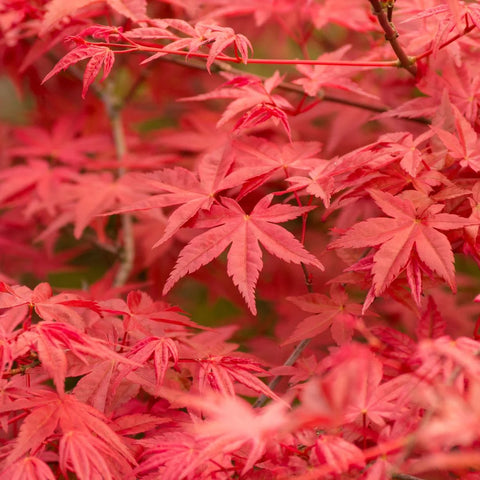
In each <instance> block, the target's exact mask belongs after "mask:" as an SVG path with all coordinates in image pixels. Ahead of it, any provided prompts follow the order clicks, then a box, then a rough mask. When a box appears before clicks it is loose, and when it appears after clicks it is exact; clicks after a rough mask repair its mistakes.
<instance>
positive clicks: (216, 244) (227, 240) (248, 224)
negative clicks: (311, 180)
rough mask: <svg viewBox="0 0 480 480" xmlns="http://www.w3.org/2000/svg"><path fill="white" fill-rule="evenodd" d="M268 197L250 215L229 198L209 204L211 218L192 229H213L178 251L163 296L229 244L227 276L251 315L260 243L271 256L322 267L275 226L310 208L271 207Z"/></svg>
mask: <svg viewBox="0 0 480 480" xmlns="http://www.w3.org/2000/svg"><path fill="white" fill-rule="evenodd" d="M272 198H273V195H267V196H266V197H264V198H263V199H261V200H260V201H259V202H258V203H257V205H256V206H255V208H254V209H253V210H252V212H251V213H250V214H246V213H245V212H244V211H243V209H242V208H241V207H240V205H239V204H238V203H237V202H236V201H235V200H232V199H230V198H223V205H218V206H217V205H216V206H213V207H212V209H211V212H210V213H211V214H210V216H209V217H208V218H207V219H205V220H203V221H199V222H198V223H197V224H196V226H197V227H200V228H201V227H213V228H210V230H208V231H207V232H205V233H203V234H201V235H199V236H197V237H195V238H194V239H193V240H192V241H191V242H190V243H189V244H188V245H187V246H186V247H185V248H184V249H183V250H182V251H181V252H180V255H179V257H178V260H177V263H176V264H175V268H174V269H173V271H172V272H171V274H170V276H169V277H168V280H167V282H166V284H165V287H164V289H163V293H164V294H166V293H167V292H168V291H169V290H170V289H171V288H172V287H173V285H174V284H175V283H176V282H177V281H178V280H180V279H181V278H182V277H184V276H185V275H187V274H189V273H193V272H195V271H196V270H198V269H199V268H200V267H202V266H204V265H206V264H207V263H209V262H211V261H212V260H213V259H214V258H216V257H218V256H219V255H220V254H221V253H222V252H223V251H224V250H225V249H226V248H227V247H228V246H229V245H230V244H232V246H231V248H230V250H229V252H228V259H227V273H228V275H229V276H230V277H231V278H232V280H233V283H234V284H235V285H236V286H237V288H238V290H239V291H240V293H241V294H242V296H243V298H244V299H245V301H246V302H247V305H248V308H249V309H250V311H251V312H252V313H253V314H254V315H255V314H256V313H257V309H256V307H255V295H254V292H255V286H256V284H257V280H258V275H259V272H260V270H261V269H262V267H263V262H262V251H261V249H260V245H259V243H261V244H262V245H263V246H264V247H265V249H266V250H267V251H268V252H269V253H271V254H272V255H275V256H276V257H278V258H280V259H282V260H284V261H286V262H292V263H297V264H299V263H305V264H307V265H313V266H315V267H317V268H320V269H323V265H322V264H321V263H320V262H319V261H318V260H317V259H316V258H315V257H314V256H313V255H312V254H311V253H309V252H307V251H306V250H305V249H304V247H303V245H302V244H301V243H300V242H299V241H298V240H297V239H296V238H295V237H294V236H293V235H292V234H291V233H290V232H289V231H288V230H285V229H284V228H282V227H279V226H278V225H275V223H280V222H286V221H287V220H291V219H293V218H296V217H298V216H299V215H301V214H303V213H306V212H308V211H310V210H311V209H312V207H293V206H292V205H272V206H270V202H271V201H272Z"/></svg>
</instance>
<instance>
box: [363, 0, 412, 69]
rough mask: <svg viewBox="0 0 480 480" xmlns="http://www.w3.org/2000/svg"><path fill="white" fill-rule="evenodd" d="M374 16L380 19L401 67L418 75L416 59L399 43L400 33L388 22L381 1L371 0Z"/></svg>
mask: <svg viewBox="0 0 480 480" xmlns="http://www.w3.org/2000/svg"><path fill="white" fill-rule="evenodd" d="M369 1H370V3H371V5H372V9H373V13H374V15H376V16H377V18H378V23H379V24H380V26H381V27H382V28H383V31H384V32H385V39H386V40H387V41H388V42H389V43H390V45H391V46H392V49H393V51H394V52H395V55H396V56H397V58H398V60H399V62H400V66H401V67H403V68H404V69H405V70H407V71H409V72H410V73H411V74H412V75H413V76H415V75H416V74H417V66H416V65H415V58H413V57H409V56H408V55H407V54H406V53H405V51H404V50H403V48H402V47H401V45H400V44H399V43H398V33H397V31H396V30H395V28H394V27H393V25H392V23H391V22H389V21H388V18H387V15H386V14H385V11H384V10H383V8H382V5H381V3H380V0H369Z"/></svg>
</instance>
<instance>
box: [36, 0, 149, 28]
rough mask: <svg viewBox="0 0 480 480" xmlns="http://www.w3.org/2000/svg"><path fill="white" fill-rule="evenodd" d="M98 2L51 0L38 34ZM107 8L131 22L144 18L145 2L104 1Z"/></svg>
mask: <svg viewBox="0 0 480 480" xmlns="http://www.w3.org/2000/svg"><path fill="white" fill-rule="evenodd" d="M98 2H99V0H69V1H68V2H66V1H65V0H51V1H50V2H49V3H48V5H47V13H46V14H45V18H44V20H43V23H42V26H41V28H40V34H43V33H45V32H47V31H48V30H50V29H52V28H54V27H55V25H56V24H57V23H58V22H59V21H60V20H61V19H62V18H64V17H66V16H70V15H74V14H75V13H76V12H77V11H78V10H80V9H81V8H84V7H87V6H89V5H92V4H94V3H98ZM102 3H106V4H107V5H108V6H109V7H111V8H112V9H113V10H115V11H116V12H118V13H120V14H121V15H123V16H125V17H127V18H130V19H131V20H133V21H139V20H143V19H145V18H146V13H147V1H146V0H104V2H102Z"/></svg>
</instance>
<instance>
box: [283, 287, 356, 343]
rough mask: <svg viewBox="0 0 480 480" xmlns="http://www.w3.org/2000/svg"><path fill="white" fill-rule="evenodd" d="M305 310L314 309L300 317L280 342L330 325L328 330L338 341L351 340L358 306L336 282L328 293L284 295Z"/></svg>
mask: <svg viewBox="0 0 480 480" xmlns="http://www.w3.org/2000/svg"><path fill="white" fill-rule="evenodd" d="M288 300H290V301H291V302H293V303H294V304H295V305H296V306H297V307H299V308H300V309H302V310H303V311H305V312H310V313H314V314H315V315H311V316H309V317H307V318H305V319H304V320H302V321H301V322H300V323H299V324H298V325H297V326H296V327H295V330H294V331H293V333H292V334H291V335H290V336H289V337H288V338H287V340H286V341H285V342H283V344H284V345H285V344H288V343H293V342H298V341H300V340H304V339H306V338H312V337H314V336H316V335H319V334H320V333H322V332H323V331H325V330H326V329H327V328H329V327H331V333H332V336H333V338H334V340H335V341H336V342H337V343H338V344H342V343H345V342H346V341H348V340H351V336H352V331H353V328H354V327H355V324H356V320H357V318H358V316H360V315H361V313H362V306H361V305H360V304H358V303H352V302H350V301H349V298H348V295H347V293H346V292H345V290H344V289H343V288H341V287H338V286H335V285H334V286H332V287H331V288H330V296H327V295H322V294H321V293H309V294H307V295H303V296H301V297H288Z"/></svg>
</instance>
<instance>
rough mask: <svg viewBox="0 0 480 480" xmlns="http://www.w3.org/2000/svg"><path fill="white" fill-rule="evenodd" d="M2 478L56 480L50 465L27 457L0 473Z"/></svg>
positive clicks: (12, 479) (11, 479)
mask: <svg viewBox="0 0 480 480" xmlns="http://www.w3.org/2000/svg"><path fill="white" fill-rule="evenodd" d="M0 478H8V479H10V480H55V475H54V474H53V472H52V471H51V470H50V468H49V467H48V465H47V464H46V463H45V462H43V461H42V460H40V459H39V458H37V457H25V458H21V459H19V460H17V461H16V462H15V463H12V464H11V465H10V466H8V467H7V468H6V469H5V470H3V471H2V472H0Z"/></svg>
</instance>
